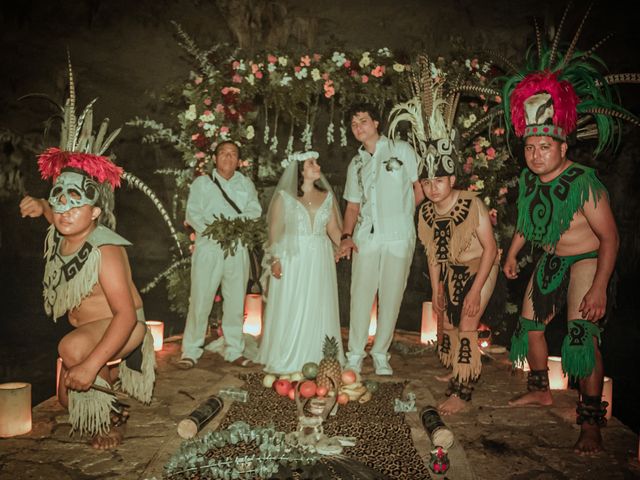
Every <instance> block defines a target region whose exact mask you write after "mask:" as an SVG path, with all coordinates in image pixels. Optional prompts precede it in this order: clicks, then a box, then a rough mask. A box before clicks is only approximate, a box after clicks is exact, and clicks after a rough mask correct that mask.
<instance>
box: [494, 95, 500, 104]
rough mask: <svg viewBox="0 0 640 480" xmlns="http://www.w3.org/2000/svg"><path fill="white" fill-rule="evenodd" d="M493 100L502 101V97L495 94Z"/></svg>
mask: <svg viewBox="0 0 640 480" xmlns="http://www.w3.org/2000/svg"><path fill="white" fill-rule="evenodd" d="M494 100H495V101H496V103H502V97H501V96H500V95H496V96H495V98H494Z"/></svg>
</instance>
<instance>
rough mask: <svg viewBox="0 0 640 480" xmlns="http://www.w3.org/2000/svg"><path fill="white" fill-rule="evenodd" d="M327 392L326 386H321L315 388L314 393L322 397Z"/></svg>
mask: <svg viewBox="0 0 640 480" xmlns="http://www.w3.org/2000/svg"><path fill="white" fill-rule="evenodd" d="M328 392H329V390H328V389H327V387H324V386H322V387H318V388H316V395H317V396H319V397H324V396H325V395H326V394H327V393H328Z"/></svg>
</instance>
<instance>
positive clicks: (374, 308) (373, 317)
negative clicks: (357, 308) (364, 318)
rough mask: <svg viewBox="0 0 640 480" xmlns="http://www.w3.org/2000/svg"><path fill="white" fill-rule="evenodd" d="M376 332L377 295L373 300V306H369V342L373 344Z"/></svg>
mask: <svg viewBox="0 0 640 480" xmlns="http://www.w3.org/2000/svg"><path fill="white" fill-rule="evenodd" d="M377 330H378V295H376V296H375V297H374V298H373V305H372V306H371V319H370V320H369V338H368V339H367V340H368V341H369V342H373V339H374V337H375V336H376V331H377Z"/></svg>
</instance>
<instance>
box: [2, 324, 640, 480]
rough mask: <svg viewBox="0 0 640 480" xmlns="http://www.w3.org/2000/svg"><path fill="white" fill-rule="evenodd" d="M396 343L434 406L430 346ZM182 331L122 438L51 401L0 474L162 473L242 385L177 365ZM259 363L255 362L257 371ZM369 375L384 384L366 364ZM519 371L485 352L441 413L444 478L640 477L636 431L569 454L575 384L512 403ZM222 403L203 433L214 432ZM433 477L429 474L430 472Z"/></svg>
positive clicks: (399, 365) (401, 372)
mask: <svg viewBox="0 0 640 480" xmlns="http://www.w3.org/2000/svg"><path fill="white" fill-rule="evenodd" d="M396 340H398V341H399V342H400V343H399V344H398V345H400V346H402V347H403V348H402V350H403V351H404V354H402V353H400V352H399V351H396V352H395V353H394V355H393V358H392V360H391V364H392V366H393V368H394V370H395V376H394V378H393V379H394V380H396V381H397V380H400V379H406V380H408V381H409V383H408V385H407V387H406V390H405V394H406V393H408V392H413V393H415V395H416V403H417V406H418V409H420V408H421V407H422V406H425V405H428V404H437V402H438V401H440V400H441V399H442V398H443V394H444V389H445V384H443V383H440V382H438V381H437V380H435V378H434V375H437V374H442V373H443V369H442V368H441V367H440V366H439V364H438V362H437V359H436V357H435V355H434V354H433V352H424V353H420V354H413V355H412V354H409V353H410V352H411V351H415V350H416V349H418V348H419V344H418V343H417V342H418V337H417V336H416V335H414V334H408V333H399V334H397V336H396ZM179 346H180V345H179V337H174V339H173V342H171V343H166V344H165V346H164V350H163V351H162V352H158V354H157V358H158V381H157V385H156V391H155V397H154V399H153V401H152V403H151V405H150V406H148V407H144V406H140V405H138V404H136V403H135V402H133V405H132V415H131V420H130V421H129V423H128V427H127V428H128V431H127V437H126V440H125V442H124V444H123V445H122V446H121V447H120V448H118V449H117V450H115V451H111V452H97V451H94V450H92V449H91V448H90V447H89V446H87V444H86V443H85V441H84V440H82V439H81V438H79V437H78V436H71V437H70V436H69V424H68V417H67V415H66V413H65V412H64V410H63V409H62V408H61V407H60V405H59V404H58V402H57V401H56V399H55V397H54V398H50V399H49V400H46V401H45V402H43V403H41V404H40V405H38V406H36V407H35V408H34V409H33V418H34V426H33V431H32V432H31V433H30V434H28V435H24V436H21V437H16V438H12V439H3V440H0V465H1V466H0V480H5V479H6V480H9V479H12V480H13V479H16V478H29V479H46V480H50V479H56V480H66V479H82V480H84V479H90V478H102V479H104V478H118V479H152V478H154V477H155V478H156V479H160V478H161V477H162V469H163V465H164V464H165V463H166V462H167V460H168V458H169V457H170V456H171V455H172V454H173V453H174V452H175V451H176V450H177V448H178V446H179V444H180V442H181V438H180V437H179V436H178V435H177V433H176V425H177V423H178V422H179V421H180V419H181V418H183V417H184V416H185V415H186V414H188V413H189V412H191V411H192V410H193V409H194V408H195V407H196V406H197V404H198V403H199V402H200V401H201V400H203V399H204V398H206V397H207V396H209V395H211V394H214V393H216V392H218V391H219V389H220V388H222V387H224V386H233V385H235V386H241V383H242V382H241V381H240V380H239V379H238V377H237V375H238V374H241V373H244V372H246V371H247V370H246V369H242V368H240V367H234V366H230V365H229V364H227V363H225V362H224V361H223V360H222V358H221V357H220V356H218V355H216V354H213V353H209V352H207V353H205V356H204V357H203V359H202V360H201V361H200V362H199V363H198V365H197V366H196V368H194V369H192V370H189V371H182V370H178V369H177V368H176V367H175V366H174V365H173V362H175V360H176V359H177V358H178V355H179ZM256 369H257V367H256ZM363 374H364V376H365V377H366V378H374V379H377V380H380V381H383V380H385V378H382V377H376V376H375V375H374V374H373V368H372V365H371V364H370V362H369V361H366V362H365V364H364V370H363ZM525 381H526V378H525V374H524V373H522V372H519V371H517V372H516V373H512V371H511V368H510V366H509V364H508V362H507V360H506V355H505V354H492V358H490V357H485V363H484V370H483V375H482V380H481V382H480V384H479V385H478V388H477V389H476V393H475V396H474V400H473V408H472V409H471V410H469V411H468V412H466V413H463V414H460V415H457V416H455V417H451V418H446V419H445V421H446V422H447V424H448V426H449V427H450V428H451V430H452V431H453V432H454V434H455V437H456V443H455V445H454V447H453V448H452V449H451V450H450V452H449V457H450V460H451V465H452V466H451V469H450V470H449V472H448V474H447V476H446V478H450V479H472V478H477V479H496V478H500V479H584V478H607V479H627V478H635V477H640V469H638V463H637V455H638V437H637V436H636V435H635V434H634V433H633V432H632V431H631V430H630V429H629V428H628V427H626V426H625V425H623V424H622V423H620V422H619V421H618V420H617V419H616V418H615V417H614V418H612V419H611V420H610V422H609V424H608V426H607V427H606V428H605V429H604V430H603V437H604V441H605V445H606V452H604V453H601V454H599V455H597V456H595V457H592V458H586V457H579V456H576V455H575V454H574V453H573V448H572V447H573V444H574V442H575V440H576V438H577V435H578V427H577V426H576V425H575V413H574V412H575V399H576V395H577V394H576V392H575V391H573V390H565V391H554V398H555V404H554V405H553V406H552V407H545V408H522V409H512V408H508V407H507V401H508V400H509V398H511V397H512V396H514V395H515V394H516V393H518V392H521V391H523V389H524V388H525ZM227 410H228V405H227V406H225V408H224V409H223V412H222V414H220V415H218V417H217V418H216V419H214V420H213V421H212V422H211V423H210V424H209V425H207V426H206V427H205V429H204V430H203V432H202V433H204V432H206V431H210V430H212V429H215V428H216V427H217V425H218V424H219V423H220V420H221V419H222V418H224V415H225V413H226V411H227ZM406 421H407V422H408V423H409V425H410V426H411V428H412V435H413V441H414V444H415V445H416V449H417V450H418V452H419V454H420V456H421V457H422V458H423V459H427V458H428V452H429V449H430V447H431V444H430V442H429V439H428V437H427V435H426V434H425V432H424V430H423V428H422V426H421V425H420V421H419V418H418V415H417V413H408V414H407V415H406ZM434 478H435V476H434Z"/></svg>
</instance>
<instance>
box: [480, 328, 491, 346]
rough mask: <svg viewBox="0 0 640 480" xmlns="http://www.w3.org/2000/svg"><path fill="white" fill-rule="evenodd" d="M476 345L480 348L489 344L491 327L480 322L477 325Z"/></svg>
mask: <svg viewBox="0 0 640 480" xmlns="http://www.w3.org/2000/svg"><path fill="white" fill-rule="evenodd" d="M478 345H479V346H480V348H487V347H489V346H490V345H491V329H490V328H489V327H487V326H486V325H484V324H482V323H481V324H480V325H478Z"/></svg>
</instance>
